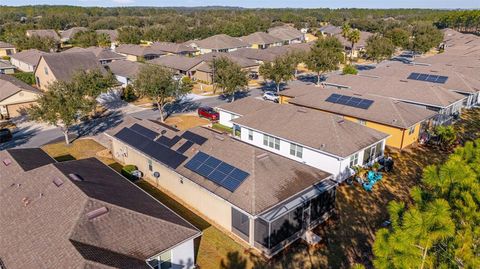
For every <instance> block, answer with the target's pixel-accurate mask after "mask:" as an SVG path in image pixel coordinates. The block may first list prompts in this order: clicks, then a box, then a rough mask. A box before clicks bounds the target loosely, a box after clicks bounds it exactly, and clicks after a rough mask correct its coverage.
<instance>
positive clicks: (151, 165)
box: [148, 159, 153, 172]
mask: <svg viewBox="0 0 480 269" xmlns="http://www.w3.org/2000/svg"><path fill="white" fill-rule="evenodd" d="M148 170H150V172H152V171H153V164H152V160H150V159H149V160H148Z"/></svg>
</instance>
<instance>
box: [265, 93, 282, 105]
mask: <svg viewBox="0 0 480 269" xmlns="http://www.w3.org/2000/svg"><path fill="white" fill-rule="evenodd" d="M263 100H268V101H272V102H275V103H278V94H277V93H276V92H265V93H264V94H263Z"/></svg>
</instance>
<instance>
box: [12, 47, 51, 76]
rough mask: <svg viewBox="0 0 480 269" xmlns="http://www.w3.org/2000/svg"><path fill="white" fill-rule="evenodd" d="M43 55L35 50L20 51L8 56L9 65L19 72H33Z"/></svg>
mask: <svg viewBox="0 0 480 269" xmlns="http://www.w3.org/2000/svg"><path fill="white" fill-rule="evenodd" d="M45 53H46V52H43V51H40V50H36V49H29V50H22V51H21V52H17V53H15V54H13V55H12V56H10V63H11V64H12V65H13V66H15V67H16V68H17V69H18V70H20V71H23V72H33V71H35V68H36V67H37V64H38V61H39V60H40V57H42V55H43V54H45Z"/></svg>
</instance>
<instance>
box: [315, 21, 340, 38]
mask: <svg viewBox="0 0 480 269" xmlns="http://www.w3.org/2000/svg"><path fill="white" fill-rule="evenodd" d="M318 31H319V32H320V33H321V34H322V35H323V36H337V35H341V34H342V28H340V27H338V26H335V25H331V24H327V25H325V26H322V27H320V28H319V29H318Z"/></svg>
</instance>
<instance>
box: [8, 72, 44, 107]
mask: <svg viewBox="0 0 480 269" xmlns="http://www.w3.org/2000/svg"><path fill="white" fill-rule="evenodd" d="M19 91H29V92H34V93H37V94H41V91H40V90H38V89H37V88H34V87H32V86H30V85H28V84H26V83H25V82H23V81H21V80H18V79H16V78H15V77H13V76H10V75H5V74H0V101H2V100H4V99H5V98H7V97H10V96H12V95H13V94H15V93H17V92H19Z"/></svg>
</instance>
